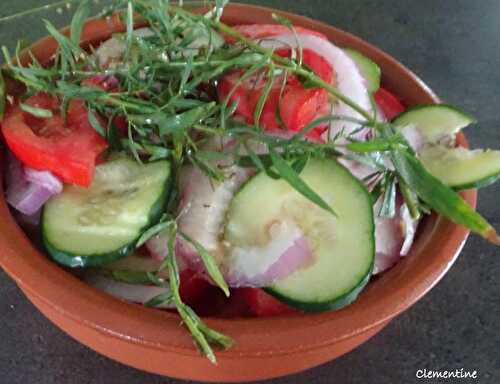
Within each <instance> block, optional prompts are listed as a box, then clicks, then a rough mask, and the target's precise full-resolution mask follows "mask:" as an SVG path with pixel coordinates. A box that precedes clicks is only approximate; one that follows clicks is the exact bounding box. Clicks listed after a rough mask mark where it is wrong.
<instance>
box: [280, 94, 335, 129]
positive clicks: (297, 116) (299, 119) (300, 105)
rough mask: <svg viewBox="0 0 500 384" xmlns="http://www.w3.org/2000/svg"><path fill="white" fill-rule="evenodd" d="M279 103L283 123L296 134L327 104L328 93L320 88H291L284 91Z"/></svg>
mask: <svg viewBox="0 0 500 384" xmlns="http://www.w3.org/2000/svg"><path fill="white" fill-rule="evenodd" d="M279 103H280V113H281V118H282V120H283V123H284V124H285V126H286V127H287V128H288V129H289V130H290V131H292V132H297V131H300V130H301V129H302V128H304V127H305V126H306V125H307V124H309V123H310V122H311V121H313V120H314V118H315V117H316V116H317V115H318V111H319V110H320V109H321V108H322V106H323V105H325V104H326V103H328V93H327V92H326V91H325V90H324V89H320V88H310V89H305V88H304V87H301V86H298V87H293V88H289V89H287V90H286V91H285V93H284V94H283V96H282V97H281V99H280V101H279Z"/></svg>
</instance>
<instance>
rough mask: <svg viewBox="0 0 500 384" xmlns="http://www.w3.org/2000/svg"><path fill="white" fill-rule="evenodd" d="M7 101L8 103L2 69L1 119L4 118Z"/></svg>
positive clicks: (0, 89) (0, 80)
mask: <svg viewBox="0 0 500 384" xmlns="http://www.w3.org/2000/svg"><path fill="white" fill-rule="evenodd" d="M6 103H7V89H6V85H5V79H4V77H3V73H2V70H0V121H2V120H3V116H4V114H5V106H6Z"/></svg>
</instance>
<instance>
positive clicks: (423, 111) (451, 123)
mask: <svg viewBox="0 0 500 384" xmlns="http://www.w3.org/2000/svg"><path fill="white" fill-rule="evenodd" d="M393 122H394V124H396V125H398V126H400V127H404V126H407V125H414V126H415V127H416V128H417V129H418V130H419V132H420V133H421V134H422V135H423V136H424V139H425V140H426V141H427V142H428V143H437V142H438V141H439V140H441V139H442V138H443V137H452V138H455V135H456V134H457V133H458V132H459V131H460V130H462V129H463V128H465V127H467V126H469V125H470V124H473V123H475V122H476V120H475V119H474V117H472V116H471V115H469V114H467V113H464V112H462V111H459V110H458V109H456V108H454V107H452V106H449V105H446V104H432V105H421V106H418V107H414V108H411V109H409V110H407V111H405V112H403V113H401V114H400V115H399V116H396V118H395V119H394V121H393Z"/></svg>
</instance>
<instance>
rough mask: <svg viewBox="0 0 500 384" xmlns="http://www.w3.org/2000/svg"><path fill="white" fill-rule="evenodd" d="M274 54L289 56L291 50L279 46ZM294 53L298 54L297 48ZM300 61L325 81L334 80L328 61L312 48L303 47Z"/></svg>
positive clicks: (331, 81)
mask: <svg viewBox="0 0 500 384" xmlns="http://www.w3.org/2000/svg"><path fill="white" fill-rule="evenodd" d="M274 53H275V54H277V55H279V56H282V57H291V56H292V50H291V49H290V48H279V49H277V50H275V51H274ZM295 54H296V55H297V56H298V55H299V53H298V50H296V52H295ZM302 63H303V64H304V65H306V66H307V67H309V69H311V70H312V71H313V72H314V73H315V74H316V75H318V76H319V77H321V78H322V79H323V80H324V81H325V82H327V83H330V84H331V83H333V82H334V81H335V73H334V71H333V68H332V66H331V65H330V63H329V61H328V60H327V59H325V58H324V57H323V56H321V55H320V54H318V53H316V52H314V51H313V50H312V49H308V48H304V49H303V50H302Z"/></svg>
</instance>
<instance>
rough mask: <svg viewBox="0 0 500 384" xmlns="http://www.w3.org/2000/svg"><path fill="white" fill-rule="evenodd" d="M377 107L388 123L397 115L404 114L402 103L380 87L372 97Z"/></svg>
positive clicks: (404, 108)
mask: <svg viewBox="0 0 500 384" xmlns="http://www.w3.org/2000/svg"><path fill="white" fill-rule="evenodd" d="M373 97H374V98H375V102H376V103H377V105H378V107H379V108H380V109H381V110H382V113H383V114H384V116H385V118H386V119H387V120H388V121H391V120H392V119H394V118H395V117H396V116H397V115H399V114H400V113H402V112H404V111H405V110H406V107H405V106H404V105H403V103H402V102H401V101H400V100H399V99H398V98H397V97H396V96H395V95H394V94H393V93H391V92H389V91H388V90H387V89H385V88H382V87H380V88H379V90H378V91H377V92H375V94H374V95H373Z"/></svg>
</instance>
